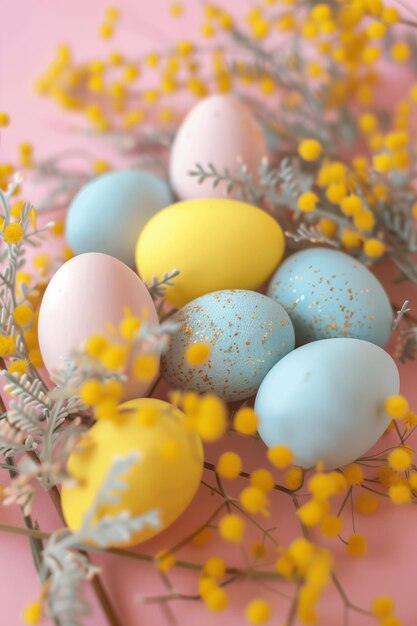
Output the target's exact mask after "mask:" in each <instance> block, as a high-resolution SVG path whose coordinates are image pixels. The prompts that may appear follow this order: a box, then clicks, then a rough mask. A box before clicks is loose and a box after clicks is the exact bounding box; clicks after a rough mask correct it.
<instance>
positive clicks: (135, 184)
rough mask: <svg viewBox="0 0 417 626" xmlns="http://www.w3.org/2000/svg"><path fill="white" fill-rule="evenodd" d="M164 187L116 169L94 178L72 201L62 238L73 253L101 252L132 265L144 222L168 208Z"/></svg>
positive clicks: (169, 198)
mask: <svg viewBox="0 0 417 626" xmlns="http://www.w3.org/2000/svg"><path fill="white" fill-rule="evenodd" d="M172 202H173V197H172V194H171V191H170V188H169V186H168V184H167V183H166V182H165V181H164V180H162V178H159V177H158V176H155V175H154V174H151V173H149V172H144V171H141V170H119V171H116V172H110V173H108V174H104V175H103V176H99V177H98V178H95V179H94V180H92V181H91V182H89V183H88V184H87V185H85V186H84V187H83V188H82V189H81V190H80V191H79V192H78V193H77V195H76V196H75V198H74V199H73V200H72V202H71V204H70V206H69V209H68V214H67V223H66V236H67V240H68V243H69V245H70V247H71V248H72V249H73V250H74V252H76V253H77V254H82V253H83V252H103V253H105V254H110V255H111V256H114V257H116V258H117V259H120V261H123V263H126V265H129V266H131V267H133V266H134V265H135V246H136V241H137V238H138V235H139V233H140V232H141V230H142V228H143V227H144V226H145V224H146V222H147V221H149V220H150V218H151V217H152V216H153V215H155V213H157V212H158V211H160V210H161V209H163V208H165V207H166V206H168V205H170V204H171V203H172Z"/></svg>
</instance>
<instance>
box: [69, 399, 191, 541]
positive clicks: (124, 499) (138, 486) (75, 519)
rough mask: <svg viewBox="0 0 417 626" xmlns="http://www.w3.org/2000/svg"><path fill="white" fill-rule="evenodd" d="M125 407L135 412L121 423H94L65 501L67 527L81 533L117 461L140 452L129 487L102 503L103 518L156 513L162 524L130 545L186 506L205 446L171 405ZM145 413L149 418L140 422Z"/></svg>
mask: <svg viewBox="0 0 417 626" xmlns="http://www.w3.org/2000/svg"><path fill="white" fill-rule="evenodd" d="M121 408H122V409H126V410H127V409H130V410H131V412H127V413H126V414H124V415H123V418H122V419H119V420H100V421H98V422H96V423H95V424H94V426H92V428H90V430H89V431H88V432H87V433H86V435H85V436H84V438H82V439H81V441H80V443H79V444H78V446H77V447H76V448H75V450H74V451H73V452H72V454H71V456H70V458H69V461H68V472H69V474H70V475H71V476H72V477H73V478H74V479H75V481H74V482H75V484H67V485H64V486H63V488H62V494H61V502H62V510H63V513H64V517H65V521H66V523H67V525H68V527H69V528H70V529H71V530H72V531H77V530H78V529H79V528H80V526H81V524H82V521H83V518H84V516H85V514H86V512H87V511H88V510H89V509H90V507H91V505H92V504H93V502H94V500H95V497H96V495H97V492H98V490H99V489H100V487H101V486H102V484H103V482H104V480H105V478H106V476H107V474H108V471H109V469H110V467H111V465H112V462H113V460H114V458H115V457H116V456H119V457H123V456H126V455H128V454H129V453H132V452H137V453H138V454H139V458H138V461H137V462H135V463H134V464H133V466H132V467H131V469H130V470H129V472H128V474H127V476H125V477H123V480H125V481H126V487H125V489H124V490H122V491H120V492H119V493H118V496H119V499H118V501H117V502H115V503H109V504H107V503H106V504H103V505H101V506H100V512H99V516H100V517H104V516H105V515H117V514H118V513H121V512H122V511H128V512H129V514H130V516H131V517H136V516H139V515H141V514H145V513H147V512H149V511H151V510H153V509H157V510H158V512H159V518H160V521H161V526H160V527H159V528H155V527H152V526H149V527H145V528H144V529H142V530H141V531H139V532H138V533H136V534H134V535H133V536H132V537H131V539H130V540H129V541H128V542H124V545H132V544H135V543H139V542H142V541H145V540H146V539H149V538H150V537H153V536H154V535H156V534H157V533H159V532H161V530H163V529H165V528H167V526H169V525H170V524H172V522H174V521H175V520H176V519H177V517H179V516H180V515H181V513H183V511H184V510H185V509H186V508H187V506H188V505H189V503H190V502H191V500H192V499H193V497H194V495H195V493H196V491H197V489H198V486H199V484H200V479H201V475H202V471H203V448H202V444H201V440H200V438H199V437H198V436H197V435H196V434H194V433H193V432H191V431H190V430H189V429H188V428H187V427H186V426H185V424H184V419H185V415H184V414H183V413H182V412H181V411H180V410H179V409H177V408H175V407H173V406H172V405H170V404H168V403H167V402H163V401H162V400H155V399H154V398H142V399H139V400H131V401H130V402H126V403H125V404H123V405H122V406H121ZM143 410H145V411H146V414H147V420H146V421H143V422H141V420H140V416H141V411H143ZM151 418H152V419H151ZM153 420H154V421H153ZM117 545H121V544H120V543H119V544H117Z"/></svg>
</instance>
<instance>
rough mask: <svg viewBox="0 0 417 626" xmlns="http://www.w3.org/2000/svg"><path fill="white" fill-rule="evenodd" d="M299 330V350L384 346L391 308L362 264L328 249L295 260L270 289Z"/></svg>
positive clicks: (305, 253)
mask: <svg viewBox="0 0 417 626" xmlns="http://www.w3.org/2000/svg"><path fill="white" fill-rule="evenodd" d="M268 296H269V297H271V298H273V299H274V300H276V301H277V302H279V303H280V304H282V306H283V307H284V309H285V310H286V311H287V312H288V314H289V316H290V318H291V321H292V323H293V326H294V330H295V337H296V343H297V345H302V344H304V343H308V342H309V341H317V340H319V339H330V338H332V337H352V338H355V339H363V340H364V341H370V342H371V343H375V344H376V345H378V346H384V345H385V344H386V342H387V341H388V339H389V337H390V334H391V328H392V321H393V314H392V309H391V304H390V301H389V299H388V296H387V294H386V292H385V290H384V288H383V286H382V285H381V283H380V282H379V280H378V279H377V278H376V277H375V276H374V274H372V272H370V271H369V270H368V268H367V267H365V266H364V265H363V264H362V263H360V261H358V260H356V259H354V258H353V257H351V256H349V255H347V254H344V253H343V252H339V251H337V250H329V249H327V248H309V249H308V250H303V251H301V252H297V253H296V254H293V255H292V256H290V257H289V258H288V259H287V260H286V261H285V262H284V263H283V264H282V265H281V266H280V267H279V269H278V270H277V272H276V273H275V274H274V276H273V277H272V279H271V281H270V283H269V286H268Z"/></svg>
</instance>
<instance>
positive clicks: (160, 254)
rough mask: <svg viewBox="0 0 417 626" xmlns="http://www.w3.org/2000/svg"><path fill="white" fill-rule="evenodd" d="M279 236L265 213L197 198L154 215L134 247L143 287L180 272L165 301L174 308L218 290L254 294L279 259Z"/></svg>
mask: <svg viewBox="0 0 417 626" xmlns="http://www.w3.org/2000/svg"><path fill="white" fill-rule="evenodd" d="M284 246H285V241H284V235H283V232H282V230H281V227H280V226H279V224H278V222H276V220H275V219H274V218H273V217H271V215H269V214H268V213H266V212H265V211H262V210H261V209H259V208H257V207H254V206H252V205H250V204H246V203H244V202H238V201H237V200H231V199H222V198H209V199H206V198H196V199H194V200H187V201H185V202H178V203H176V204H173V205H171V206H169V207H167V208H166V209H164V210H163V211H159V212H158V213H157V214H156V215H155V216H154V217H153V218H152V219H151V220H150V221H149V222H148V223H147V224H146V226H145V228H144V229H143V230H142V233H141V235H140V237H139V239H138V242H137V245H136V265H137V268H138V271H139V274H140V275H141V276H142V278H143V279H145V280H147V281H148V283H149V282H151V281H152V279H153V277H154V276H157V277H158V278H162V277H163V275H164V272H170V271H171V270H172V269H178V270H180V272H181V274H180V275H179V276H178V277H177V278H176V279H175V285H174V286H172V287H168V288H167V292H166V297H167V300H168V302H170V303H171V304H173V305H174V306H177V307H181V306H183V305H184V304H186V303H187V302H190V301H191V300H194V298H198V297H199V296H202V295H204V294H205V293H210V292H212V291H218V290H220V289H251V290H256V289H258V288H259V287H260V286H261V285H262V283H263V282H265V280H267V279H268V277H269V276H270V275H271V273H272V272H273V271H274V269H275V268H276V267H277V265H278V263H279V262H280V260H281V258H282V256H283V254H284Z"/></svg>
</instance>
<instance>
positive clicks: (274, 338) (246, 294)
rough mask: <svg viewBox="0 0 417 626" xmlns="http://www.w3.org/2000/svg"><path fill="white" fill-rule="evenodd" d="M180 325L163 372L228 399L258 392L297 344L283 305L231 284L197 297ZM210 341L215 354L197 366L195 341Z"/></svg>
mask: <svg viewBox="0 0 417 626" xmlns="http://www.w3.org/2000/svg"><path fill="white" fill-rule="evenodd" d="M172 321H173V322H177V323H178V324H179V325H180V327H179V330H177V332H176V333H174V335H173V336H172V337H171V340H170V344H169V347H168V350H167V352H166V353H165V355H164V356H163V361H162V372H163V375H164V377H165V378H166V380H167V381H168V382H169V383H170V384H171V385H173V386H174V387H175V388H177V389H187V390H193V391H199V392H206V393H208V392H211V393H214V394H216V395H217V396H218V397H220V398H222V399H223V400H226V401H228V402H229V401H234V400H244V399H245V398H249V397H250V396H253V395H254V394H255V393H256V391H257V389H258V387H259V385H260V384H261V382H262V380H263V378H264V377H265V375H266V374H267V372H268V371H269V370H270V369H271V367H272V366H273V365H275V363H276V362H277V361H279V360H280V359H282V357H283V356H285V355H286V354H288V352H290V351H291V350H293V348H294V330H293V327H292V324H291V320H290V318H289V317H288V315H287V313H286V312H285V311H284V309H283V308H282V306H281V305H280V304H278V303H277V302H275V301H274V300H271V298H267V297H266V296H263V295H261V294H259V293H256V292H254V291H245V290H239V289H236V290H234V289H230V290H229V289H228V290H224V291H214V292H212V293H208V294H206V295H204V296H201V297H200V298H196V299H195V300H193V301H192V302H189V303H188V304H187V305H186V306H184V307H183V308H182V309H180V310H179V311H178V312H177V313H176V314H175V315H174V316H173V317H172ZM198 342H203V343H207V344H209V345H210V348H211V353H210V357H209V359H208V360H207V361H206V362H205V363H203V364H202V365H198V366H196V367H192V366H191V365H190V364H189V363H188V362H187V360H186V358H185V352H186V349H187V348H188V347H189V346H190V345H191V344H193V343H198Z"/></svg>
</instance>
